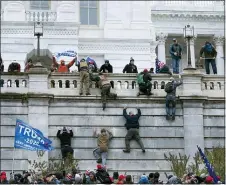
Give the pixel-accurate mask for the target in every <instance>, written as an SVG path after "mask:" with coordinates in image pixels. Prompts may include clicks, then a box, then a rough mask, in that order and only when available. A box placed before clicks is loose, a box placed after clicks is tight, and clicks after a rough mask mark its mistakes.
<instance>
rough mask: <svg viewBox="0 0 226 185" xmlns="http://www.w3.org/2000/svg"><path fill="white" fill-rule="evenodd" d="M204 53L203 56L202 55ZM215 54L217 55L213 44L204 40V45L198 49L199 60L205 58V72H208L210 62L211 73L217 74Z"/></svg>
mask: <svg viewBox="0 0 226 185" xmlns="http://www.w3.org/2000/svg"><path fill="white" fill-rule="evenodd" d="M203 53H204V58H203V57H202V55H203ZM216 56H217V51H216V49H215V48H214V46H213V45H212V44H211V43H210V42H208V41H206V43H205V45H204V46H202V48H201V50H200V60H202V59H205V68H206V74H210V64H211V66H212V69H213V73H214V74H217V66H216V61H215V59H216Z"/></svg>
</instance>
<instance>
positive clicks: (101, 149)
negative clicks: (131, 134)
mask: <svg viewBox="0 0 226 185" xmlns="http://www.w3.org/2000/svg"><path fill="white" fill-rule="evenodd" d="M100 132H101V133H100V134H97V131H96V130H94V132H93V136H94V137H97V146H98V147H97V148H95V149H94V151H93V155H94V157H95V158H96V159H97V163H102V165H103V166H105V165H106V161H107V155H108V145H109V142H110V140H111V139H112V138H113V134H112V133H111V132H110V131H108V130H106V129H104V128H103V129H101V131H100Z"/></svg>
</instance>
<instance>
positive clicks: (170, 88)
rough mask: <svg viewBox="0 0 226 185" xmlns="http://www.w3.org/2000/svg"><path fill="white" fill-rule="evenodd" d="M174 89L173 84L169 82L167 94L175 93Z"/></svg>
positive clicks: (166, 87) (166, 89) (166, 88)
mask: <svg viewBox="0 0 226 185" xmlns="http://www.w3.org/2000/svg"><path fill="white" fill-rule="evenodd" d="M173 90H174V88H173V82H168V83H167V84H166V86H165V92H166V93H171V92H173Z"/></svg>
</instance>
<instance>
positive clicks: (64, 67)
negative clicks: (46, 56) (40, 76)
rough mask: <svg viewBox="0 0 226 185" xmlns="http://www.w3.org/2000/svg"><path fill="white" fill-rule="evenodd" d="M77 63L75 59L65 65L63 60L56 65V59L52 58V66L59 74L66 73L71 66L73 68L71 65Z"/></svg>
mask: <svg viewBox="0 0 226 185" xmlns="http://www.w3.org/2000/svg"><path fill="white" fill-rule="evenodd" d="M76 61H77V57H75V58H74V59H73V60H72V61H71V62H70V63H69V64H67V65H66V64H65V61H64V60H61V61H60V64H58V63H57V62H56V58H55V57H54V56H53V64H54V66H56V68H57V72H61V73H68V72H69V69H70V67H71V66H73V64H74V63H75V62H76Z"/></svg>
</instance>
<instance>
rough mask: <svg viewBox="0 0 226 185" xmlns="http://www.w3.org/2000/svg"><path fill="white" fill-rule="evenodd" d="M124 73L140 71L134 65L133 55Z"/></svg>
mask: <svg viewBox="0 0 226 185" xmlns="http://www.w3.org/2000/svg"><path fill="white" fill-rule="evenodd" d="M122 72H123V73H138V71H137V66H136V65H134V59H133V58H132V57H131V58H130V63H129V64H126V66H125V67H124V69H123V71H122Z"/></svg>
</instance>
